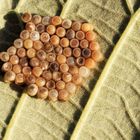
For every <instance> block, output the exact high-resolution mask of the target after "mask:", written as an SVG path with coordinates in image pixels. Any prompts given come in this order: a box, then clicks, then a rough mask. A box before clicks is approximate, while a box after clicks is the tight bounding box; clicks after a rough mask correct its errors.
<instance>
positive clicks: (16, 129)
mask: <svg viewBox="0 0 140 140" xmlns="http://www.w3.org/2000/svg"><path fill="white" fill-rule="evenodd" d="M65 2H66V1H65V0H42V1H38V0H34V1H27V0H20V1H19V2H18V5H17V6H15V7H16V8H15V10H14V11H16V13H22V12H24V11H30V12H32V13H37V14H41V15H46V14H47V15H51V16H52V15H59V14H60V13H61V9H62V7H63V6H64V9H63V10H62V13H61V16H62V17H63V18H71V19H82V20H86V21H89V22H91V23H93V24H94V26H95V31H96V32H97V35H98V40H99V42H100V44H101V47H102V50H103V53H104V55H105V57H106V59H105V61H104V62H103V64H102V65H101V66H100V70H102V69H103V66H104V64H105V63H106V61H107V59H108V57H109V55H110V53H111V52H112V50H113V47H114V44H115V43H116V42H117V41H118V39H119V38H120V36H121V33H122V32H123V30H124V28H125V27H126V25H127V23H128V21H129V19H130V16H131V13H130V10H129V8H128V7H127V2H126V1H124V0H114V1H112V0H106V1H104V0H96V1H95V0H87V1H86V3H85V1H82V0H78V1H77V0H67V2H66V4H65ZM0 7H1V6H0ZM10 13H11V12H10ZM12 13H14V12H12ZM16 13H14V15H15V16H16V17H18V14H16ZM5 14H6V13H5ZM5 14H4V15H5ZM1 17H2V19H3V16H1ZM8 19H9V18H8ZM17 19H18V18H17ZM19 22H20V21H19ZM4 24H5V21H4V22H3V24H2V25H3V26H4ZM17 25H19V26H20V29H21V28H22V24H21V23H19V24H17ZM8 27H9V26H8ZM10 29H15V28H10ZM8 32H9V31H8ZM15 34H16V35H18V33H15ZM2 37H3V39H5V37H4V35H3V36H2ZM15 37H16V36H15ZM10 39H11V38H10ZM8 40H9V39H8ZM5 42H8V41H5ZM10 42H12V40H11V41H10ZM0 48H1V47H0ZM93 74H94V78H93ZM99 75H100V72H94V73H92V74H91V77H92V79H90V80H85V86H84V87H82V88H79V90H78V91H77V93H76V95H75V96H73V97H71V99H70V101H69V102H66V103H60V102H56V103H53V102H48V101H47V102H46V101H41V100H38V99H34V98H30V97H28V96H27V95H26V94H23V95H22V96H21V98H20V99H19V102H18V105H17V107H16V110H15V112H14V114H13V116H12V119H11V121H10V124H9V125H8V128H7V131H6V134H5V137H4V140H19V139H20V140H25V139H26V140H30V139H31V140H32V139H38V140H45V139H48V140H55V139H58V140H61V139H70V137H71V134H72V133H73V130H74V128H75V126H76V124H77V121H78V119H79V117H80V115H81V113H82V111H83V108H84V106H85V104H86V102H87V100H88V98H89V95H90V92H91V90H92V88H93V86H94V85H95V83H96V81H97V79H98V77H99ZM8 93H10V92H8ZM20 93H21V92H20ZM0 102H1V99H0ZM5 102H6V101H5ZM5 105H6V106H7V103H5ZM13 106H14V107H15V105H13ZM10 111H11V109H10V110H9V112H10ZM10 114H12V113H11V112H10ZM5 118H7V116H5ZM5 118H4V119H5ZM9 119H10V117H9ZM3 134H4V132H3Z"/></svg>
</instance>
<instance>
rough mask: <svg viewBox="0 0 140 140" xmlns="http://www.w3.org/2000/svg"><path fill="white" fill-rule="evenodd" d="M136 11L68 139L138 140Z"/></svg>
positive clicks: (139, 105) (139, 49)
mask: <svg viewBox="0 0 140 140" xmlns="http://www.w3.org/2000/svg"><path fill="white" fill-rule="evenodd" d="M139 30H140V9H139V10H138V11H137V13H136V14H135V15H134V16H133V17H132V19H131V21H130V23H129V24H128V26H127V28H126V30H125V32H124V33H123V35H122V36H121V38H120V40H119V42H118V43H117V45H116V47H115V49H114V51H113V53H112V54H111V56H110V58H109V60H108V62H107V64H106V66H105V68H104V70H103V72H102V74H101V76H100V78H99V80H98V82H97V85H96V86H95V88H94V90H93V92H92V95H91V97H90V99H89V101H88V103H87V105H86V107H85V109H84V111H83V113H82V115H81V117H80V119H79V122H78V124H77V126H76V129H75V131H74V133H73V135H72V138H71V139H72V140H79V139H80V140H87V139H88V140H93V139H99V140H100V139H105V140H111V139H113V140H114V139H115V140H137V139H140V102H139V101H140V38H139V36H140V32H139Z"/></svg>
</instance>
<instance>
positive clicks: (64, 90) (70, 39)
mask: <svg viewBox="0 0 140 140" xmlns="http://www.w3.org/2000/svg"><path fill="white" fill-rule="evenodd" d="M21 19H22V21H23V22H24V23H25V29H24V30H23V31H21V33H20V37H19V38H18V39H16V40H15V41H14V43H13V45H12V46H10V47H9V48H8V49H7V51H6V52H1V53H0V58H1V61H3V62H4V63H3V65H2V71H4V72H5V74H4V81H5V82H15V84H18V85H22V84H24V85H26V86H27V87H26V92H27V93H28V95H30V96H37V97H38V98H41V99H47V98H48V99H50V100H53V101H56V100H61V101H66V100H67V99H68V98H69V96H70V95H71V94H73V93H75V91H76V89H77V87H78V86H79V85H81V84H82V82H83V80H84V78H87V77H88V76H89V73H90V69H94V68H95V67H96V64H97V63H98V62H99V61H101V60H102V58H103V56H102V53H101V50H100V46H99V44H98V42H96V34H95V32H93V26H92V25H91V24H90V23H86V22H81V21H71V20H69V19H62V18H61V17H60V16H54V17H50V16H40V15H32V14H30V13H28V12H26V13H24V14H23V15H22V16H21Z"/></svg>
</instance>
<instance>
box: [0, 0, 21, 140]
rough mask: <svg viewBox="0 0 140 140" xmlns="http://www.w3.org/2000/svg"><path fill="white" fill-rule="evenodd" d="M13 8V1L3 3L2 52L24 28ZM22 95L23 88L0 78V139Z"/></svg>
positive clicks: (0, 7)
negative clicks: (4, 81) (6, 82)
mask: <svg viewBox="0 0 140 140" xmlns="http://www.w3.org/2000/svg"><path fill="white" fill-rule="evenodd" d="M12 8H13V2H12V0H2V1H1V5H0V51H4V50H6V49H7V48H8V46H10V45H11V43H12V42H13V40H14V39H15V38H16V37H18V33H19V31H20V30H21V28H22V26H20V25H19V20H18V15H17V14H15V12H11V10H12ZM13 18H14V20H13ZM13 29H14V30H13ZM0 65H1V64H0ZM0 75H3V73H0ZM15 89H16V90H15ZM21 93H22V89H21V88H19V87H17V86H15V85H9V84H5V83H3V82H2V78H1V77H0V139H1V138H2V137H3V135H4V133H5V130H6V127H7V125H8V123H9V121H10V119H11V116H12V114H13V112H14V109H15V106H16V105H17V103H18V100H19V97H20V95H21Z"/></svg>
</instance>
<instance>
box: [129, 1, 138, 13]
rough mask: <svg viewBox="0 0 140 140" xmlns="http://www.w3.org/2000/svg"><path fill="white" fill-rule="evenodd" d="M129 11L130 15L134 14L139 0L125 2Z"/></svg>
mask: <svg viewBox="0 0 140 140" xmlns="http://www.w3.org/2000/svg"><path fill="white" fill-rule="evenodd" d="M126 2H127V5H128V8H129V11H130V12H131V14H134V12H135V11H136V10H137V9H138V8H139V7H140V1H139V0H126Z"/></svg>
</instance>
